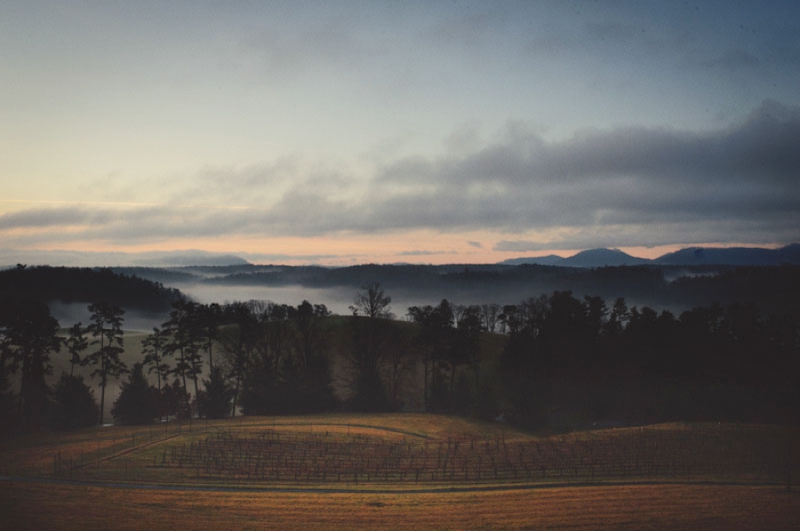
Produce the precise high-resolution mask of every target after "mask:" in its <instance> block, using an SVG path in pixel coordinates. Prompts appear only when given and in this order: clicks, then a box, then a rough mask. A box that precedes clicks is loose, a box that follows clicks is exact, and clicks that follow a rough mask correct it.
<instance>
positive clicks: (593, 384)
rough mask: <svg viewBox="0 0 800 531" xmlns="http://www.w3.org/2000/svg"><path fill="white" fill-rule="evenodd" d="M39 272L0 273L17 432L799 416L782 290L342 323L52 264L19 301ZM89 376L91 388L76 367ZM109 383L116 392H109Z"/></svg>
mask: <svg viewBox="0 0 800 531" xmlns="http://www.w3.org/2000/svg"><path fill="white" fill-rule="evenodd" d="M37 269H40V268H30V269H28V268H24V267H23V266H19V267H17V268H16V269H11V270H6V271H4V272H2V274H0V280H1V281H2V283H3V284H2V285H3V286H4V288H3V291H2V304H1V305H0V417H1V418H0V422H2V426H3V430H2V431H3V433H12V432H14V431H27V430H38V429H57V430H58V429H71V428H75V427H80V426H87V425H91V424H95V423H101V424H102V423H104V422H106V421H107V420H109V419H105V418H104V415H103V411H104V409H105V408H104V405H105V401H106V400H107V399H108V400H113V407H112V409H111V414H112V416H113V417H114V421H115V422H117V423H129V424H136V423H149V422H154V421H155V420H157V419H167V418H189V417H193V418H197V417H204V418H222V417H226V416H232V415H285V414H302V413H316V412H326V411H370V412H378V411H398V410H422V411H433V412H448V413H454V414H460V415H468V416H475V417H479V418H484V419H503V420H505V421H507V422H510V423H513V424H515V425H518V426H524V427H531V428H539V427H548V426H549V427H558V426H564V425H591V424H602V425H607V424H612V425H637V424H644V423H653V422H660V421H665V420H713V421H718V420H733V421H746V422H779V423H797V422H798V420H800V391H799V390H800V385H798V383H800V382H798V375H800V370H798V369H800V313H798V304H797V301H793V300H792V299H791V297H790V296H786V295H780V296H778V295H774V294H773V295H771V296H770V297H768V298H767V299H766V300H768V301H770V305H769V307H770V309H771V311H769V312H767V311H764V310H762V308H761V307H760V306H759V304H757V303H756V302H753V301H750V300H743V301H734V302H730V301H728V302H725V303H724V304H718V303H713V304H709V305H702V306H694V307H691V308H689V309H686V310H683V311H681V312H679V313H672V312H670V311H668V310H663V309H662V310H656V309H653V308H651V307H649V306H636V305H632V304H631V305H629V304H628V302H627V301H626V299H625V298H624V297H616V298H610V299H609V298H607V297H605V296H599V295H583V296H579V295H576V294H574V293H573V292H572V291H569V290H563V291H562V290H555V291H552V292H548V293H540V294H539V295H536V296H533V297H528V298H524V299H522V300H520V301H519V302H517V303H515V304H497V303H489V304H475V305H461V304H456V303H454V302H451V301H449V300H448V299H442V300H441V301H440V302H439V303H438V304H436V305H430V304H427V305H415V306H409V307H407V308H403V309H399V308H392V297H391V294H390V293H389V292H388V290H387V289H386V288H385V287H384V286H383V285H382V284H381V283H380V282H377V281H373V282H366V283H364V284H363V285H362V286H361V287H360V288H359V289H357V290H356V291H355V292H354V294H353V300H352V301H351V302H352V304H351V305H350V306H349V310H350V315H333V314H332V313H331V312H330V311H329V310H328V308H327V307H326V306H325V305H324V304H313V303H311V302H308V301H303V302H302V303H300V304H298V305H296V306H293V305H287V304H279V303H274V302H269V301H262V300H249V301H238V302H229V303H225V304H216V303H210V304H202V303H198V302H196V301H193V300H191V299H189V298H187V297H185V296H182V295H181V294H180V293H179V292H178V291H177V290H174V289H168V288H164V286H162V285H160V284H158V283H154V282H151V281H148V280H143V279H140V278H138V277H135V276H133V275H122V274H118V273H114V272H111V271H108V270H80V271H79V272H75V271H70V270H69V269H59V268H41V269H40V273H39V275H40V276H41V277H42V278H44V279H56V280H53V284H52V285H51V286H56V285H57V286H59V287H58V288H57V290H56V288H52V289H53V290H54V291H51V292H50V293H49V294H48V296H44V295H45V293H46V291H47V289H48V284H47V282H45V281H42V282H40V283H39V286H40V288H39V291H36V290H32V291H30V292H24V291H22V290H20V289H14V288H13V286H15V285H16V286H20V285H23V281H22V280H20V279H27V282H28V284H29V285H30V284H35V283H36V281H35V280H31V279H35V275H36V274H37V273H36V270H37ZM621 269H623V268H612V271H613V272H617V273H620V272H621ZM753 271H754V269H753V268H744V269H735V270H732V271H731V272H730V273H727V274H726V275H727V278H728V279H730V278H738V277H742V276H747V275H750V276H752V277H754V278H756V280H758V279H763V278H765V277H766V276H767V275H768V274H771V275H772V277H773V278H777V279H779V280H782V281H790V280H793V279H796V271H795V270H793V269H789V270H787V269H786V268H767V269H766V270H759V271H757V272H755V273H754V272H753ZM601 273H602V272H601ZM792 273H794V275H795V276H794V277H793V276H792ZM598 274H600V273H598ZM726 275H722V278H723V280H724V279H725V278H726ZM9 278H10V279H11V280H9ZM65 279H70V280H72V281H74V282H75V285H73V286H71V287H69V288H65V287H63V286H62V284H61V282H62V281H64V280H65ZM728 281H730V280H728ZM685 282H686V283H689V284H691V282H692V280H691V279H687V280H686V281H685ZM82 286H84V287H85V286H91V288H86V289H85V290H84V291H80V290H81V289H82ZM782 293H783V292H782ZM26 295H27V296H26ZM63 298H68V299H69V300H72V301H87V310H88V311H89V314H90V316H91V317H90V319H89V322H88V323H81V322H77V323H59V322H58V321H57V320H56V318H55V317H53V316H52V314H51V312H50V308H49V306H48V301H49V300H55V299H63ZM776 300H777V301H779V302H780V304H777V305H776V304H775V301H776ZM164 306H166V308H167V309H166V310H164V313H163V316H164V317H163V320H162V323H161V325H160V326H157V327H154V328H153V329H152V330H151V331H150V332H149V333H148V335H147V337H146V338H145V339H144V340H143V341H142V352H141V357H140V359H136V360H127V361H126V360H124V359H122V358H121V356H120V355H121V353H122V352H123V349H122V346H123V342H124V339H125V323H124V319H125V313H126V310H127V309H129V308H150V309H153V310H156V309H157V308H159V307H164ZM776 308H777V310H776ZM398 310H399V311H401V312H402V314H401V315H397V314H396V313H394V312H398ZM487 345H490V346H487ZM65 354H66V355H68V356H69V367H70V370H69V372H67V371H65V372H64V373H63V374H61V375H59V378H58V380H57V382H56V383H55V384H54V385H52V386H50V385H48V384H47V381H46V380H47V377H48V376H50V375H51V373H52V371H53V365H52V357H53V356H63V355H65ZM86 367H88V369H89V370H90V371H91V372H90V380H89V381H87V380H85V379H84V377H83V376H82V375H81V374H77V373H76V371H75V369H76V368H86ZM78 372H81V371H80V370H79V371H78ZM112 381H115V382H120V383H121V392H120V394H119V396H118V397H107V396H106V394H107V393H106V388H107V387H108V385H109V382H112ZM93 386H94V388H93ZM95 388H96V389H97V390H98V391H99V395H100V396H99V397H97V396H96V395H95ZM98 401H99V404H98Z"/></svg>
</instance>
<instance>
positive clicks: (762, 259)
mask: <svg viewBox="0 0 800 531" xmlns="http://www.w3.org/2000/svg"><path fill="white" fill-rule="evenodd" d="M501 264H503V265H523V264H536V265H550V266H560V267H589V268H591V267H608V266H611V267H616V266H636V265H647V264H654V265H670V266H675V265H678V266H703V265H720V266H778V265H784V264H794V265H800V244H797V243H793V244H791V245H787V246H786V247H782V248H780V249H763V248H760V247H688V248H686V249H681V250H679V251H675V252H672V253H667V254H665V255H663V256H660V257H658V258H656V259H655V260H648V259H646V258H638V257H635V256H631V255H629V254H627V253H624V252H622V251H620V250H619V249H603V248H601V249H590V250H588V251H581V252H579V253H578V254H576V255H574V256H570V257H568V258H562V257H560V256H556V255H552V254H551V255H548V256H540V257H530V258H512V259H509V260H504V261H503V262H501Z"/></svg>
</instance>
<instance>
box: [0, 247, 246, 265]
mask: <svg viewBox="0 0 800 531" xmlns="http://www.w3.org/2000/svg"><path fill="white" fill-rule="evenodd" d="M15 264H28V265H31V266H34V265H51V266H64V267H196V266H229V265H234V266H235V265H247V264H249V262H248V261H247V260H245V259H244V258H241V257H239V256H235V255H232V254H220V253H213V252H209V251H201V250H185V251H150V252H141V253H123V252H92V251H35V250H34V251H19V250H9V249H2V248H0V268H1V267H13V266H14V265H15Z"/></svg>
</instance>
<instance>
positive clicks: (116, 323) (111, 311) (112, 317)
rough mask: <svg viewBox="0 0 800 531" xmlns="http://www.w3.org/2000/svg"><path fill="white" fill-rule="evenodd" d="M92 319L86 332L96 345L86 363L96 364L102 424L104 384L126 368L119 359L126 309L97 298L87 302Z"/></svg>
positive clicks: (104, 398)
mask: <svg viewBox="0 0 800 531" xmlns="http://www.w3.org/2000/svg"><path fill="white" fill-rule="evenodd" d="M89 311H90V312H91V317H90V319H91V321H92V323H91V324H90V325H89V326H88V327H87V330H88V331H89V333H90V334H91V335H92V337H94V338H95V339H94V340H93V341H92V345H97V346H98V349H97V350H95V351H94V352H92V353H90V354H89V355H88V356H87V358H86V362H87V364H91V365H99V367H97V368H96V369H95V370H94V371H92V374H91V376H92V378H94V377H95V376H100V389H101V391H100V415H99V417H100V424H103V411H104V408H105V401H106V385H107V383H108V378H109V377H111V378H119V377H120V375H121V374H124V373H126V372H127V371H128V368H127V366H126V365H125V362H123V361H122V360H120V359H119V355H120V354H122V352H123V350H122V337H123V331H122V318H123V315H124V314H125V311H124V310H123V309H122V308H120V307H119V306H117V305H115V304H110V303H107V302H99V303H97V304H90V305H89Z"/></svg>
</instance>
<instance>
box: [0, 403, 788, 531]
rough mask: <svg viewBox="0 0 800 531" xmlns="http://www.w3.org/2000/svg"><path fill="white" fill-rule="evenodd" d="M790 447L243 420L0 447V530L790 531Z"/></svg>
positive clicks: (111, 430) (726, 435) (446, 421)
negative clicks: (0, 523)
mask: <svg viewBox="0 0 800 531" xmlns="http://www.w3.org/2000/svg"><path fill="white" fill-rule="evenodd" d="M798 435H800V431H799V430H797V429H796V428H786V427H777V426H757V425H736V424H716V423H714V424H662V425H656V426H648V427H635V428H623V429H602V430H592V431H581V432H572V433H541V434H530V433H526V432H522V431H518V430H514V429H511V428H509V427H508V426H506V425H505V424H502V423H484V422H476V421H471V420H465V419H461V418H456V417H449V416H442V415H431V414H394V415H388V414H384V415H324V416H323V415H319V416H307V417H268V418H267V417H239V418H236V419H228V420H224V421H209V422H206V421H197V420H196V421H194V422H193V423H191V424H189V423H184V424H177V423H170V424H160V425H151V426H144V427H142V426H138V427H116V426H115V427H106V428H102V429H101V428H92V429H87V430H80V431H76V432H71V433H64V434H60V433H42V434H34V435H25V436H19V437H17V438H14V439H11V440H6V441H4V442H3V443H2V445H0V475H1V476H2V481H0V489H2V495H0V500H2V501H0V514H2V516H3V520H2V521H3V522H4V524H3V529H98V528H114V529H142V528H149V529H170V528H171V529H176V528H179V529H220V528H231V529H233V528H236V529H249V528H252V529H292V528H301V527H302V528H306V529H335V528H338V529H343V528H347V529H358V528H363V529H421V528H424V529H555V528H564V527H568V528H572V529H620V528H627V529H642V528H647V529H699V528H702V529H796V528H797V527H796V526H797V522H800V497H798V496H800V495H798V489H797V488H796V487H795V488H792V489H791V490H790V486H791V481H792V478H794V480H795V481H796V478H797V477H800V470H798V464H800V459H798V456H799V454H800V437H798Z"/></svg>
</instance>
